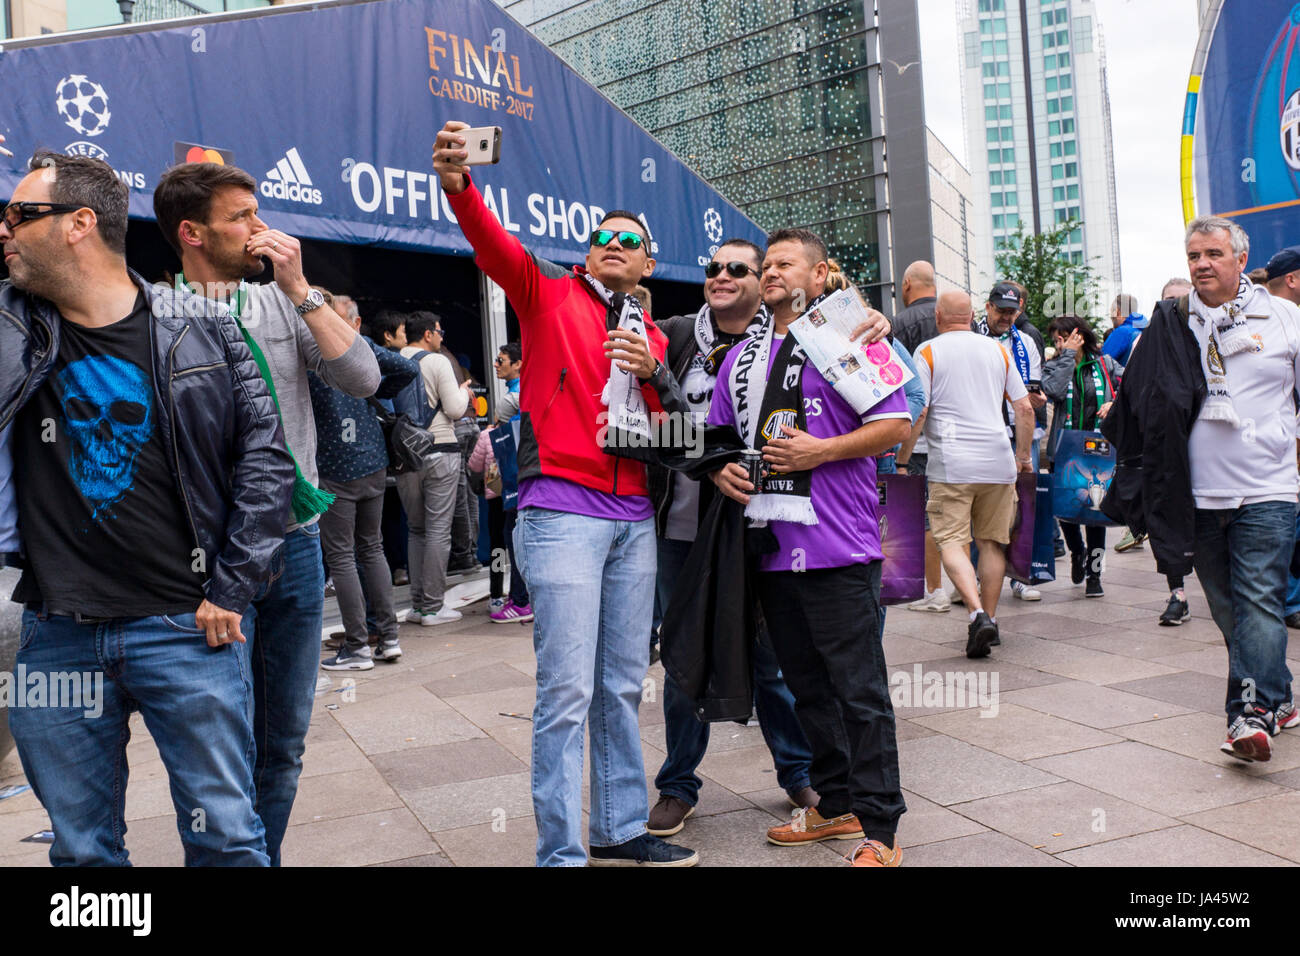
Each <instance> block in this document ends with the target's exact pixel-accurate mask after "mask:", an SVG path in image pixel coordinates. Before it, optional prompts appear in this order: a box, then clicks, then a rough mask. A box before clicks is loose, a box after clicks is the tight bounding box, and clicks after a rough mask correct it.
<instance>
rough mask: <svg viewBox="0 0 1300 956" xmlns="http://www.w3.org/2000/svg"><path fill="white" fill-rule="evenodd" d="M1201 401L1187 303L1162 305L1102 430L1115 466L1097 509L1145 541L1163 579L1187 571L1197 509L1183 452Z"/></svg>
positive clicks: (1202, 389) (1201, 378)
mask: <svg viewBox="0 0 1300 956" xmlns="http://www.w3.org/2000/svg"><path fill="white" fill-rule="evenodd" d="M1204 401H1205V375H1204V373H1203V372H1202V371H1201V354H1200V347H1199V346H1198V345H1197V344H1196V337H1195V336H1194V335H1193V334H1192V330H1191V329H1190V328H1189V327H1188V324H1187V297H1186V296H1183V297H1182V298H1181V299H1164V300H1163V301H1161V302H1160V303H1159V304H1157V305H1156V308H1155V314H1154V315H1153V316H1152V317H1151V324H1150V326H1149V327H1148V328H1147V330H1146V331H1145V332H1144V333H1143V335H1142V342H1141V344H1140V345H1139V346H1138V347H1137V348H1135V349H1134V350H1133V354H1132V357H1131V358H1130V359H1129V364H1128V365H1127V366H1125V368H1124V385H1123V387H1122V388H1121V389H1120V390H1119V394H1118V395H1116V397H1115V403H1114V404H1113V405H1112V406H1111V410H1110V414H1108V415H1107V416H1106V418H1105V419H1104V420H1103V421H1102V425H1101V433H1102V434H1103V435H1105V436H1106V437H1107V438H1108V439H1110V440H1111V442H1113V443H1114V445H1115V452H1116V459H1117V467H1116V469H1115V478H1114V480H1113V481H1112V482H1111V485H1110V490H1109V491H1108V492H1107V493H1106V497H1105V499H1104V500H1103V501H1102V503H1101V509H1102V511H1104V512H1105V513H1106V515H1107V516H1108V517H1109V518H1111V519H1112V520H1115V521H1119V522H1122V523H1124V524H1126V525H1128V527H1129V528H1130V529H1131V530H1132V531H1133V533H1134V534H1142V533H1145V534H1147V535H1149V536H1150V539H1151V551H1152V553H1153V554H1154V555H1155V558H1156V570H1158V571H1159V572H1160V573H1161V574H1174V575H1185V574H1190V573H1191V571H1192V553H1193V541H1194V528H1195V520H1196V502H1195V499H1194V498H1193V497H1192V471H1191V463H1190V461H1189V459H1188V453H1187V446H1188V439H1189V437H1190V435H1191V432H1192V425H1193V424H1194V423H1195V421H1196V416H1197V415H1199V414H1200V411H1201V404H1202V403H1203V402H1204Z"/></svg>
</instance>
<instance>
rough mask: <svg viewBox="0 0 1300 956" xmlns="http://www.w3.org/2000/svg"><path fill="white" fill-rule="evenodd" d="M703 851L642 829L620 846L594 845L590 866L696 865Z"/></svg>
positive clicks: (589, 860)
mask: <svg viewBox="0 0 1300 956" xmlns="http://www.w3.org/2000/svg"><path fill="white" fill-rule="evenodd" d="M699 862H700V855H699V854H698V853H696V852H695V851H694V850H688V849H687V848H686V847H684V846H677V845H676V844H673V843H668V842H667V841H665V840H661V839H659V838H658V837H657V836H651V835H650V834H649V833H643V834H641V835H640V836H639V837H636V838H635V839H633V840H628V841H627V842H626V843H620V844H618V846H593V847H592V848H591V852H590V853H589V854H588V855H587V865H588V866H694V865H695V864H696V863H699Z"/></svg>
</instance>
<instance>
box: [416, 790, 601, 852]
mask: <svg viewBox="0 0 1300 956" xmlns="http://www.w3.org/2000/svg"><path fill="white" fill-rule="evenodd" d="M530 779H531V775H530V774H527V773H510V774H503V775H501V776H499V777H485V778H484V779H482V780H468V781H462V782H459V783H447V784H443V785H442V786H438V787H426V788H425V789H422V790H409V791H406V792H405V793H403V794H402V798H403V799H404V800H405V801H406V804H407V806H409V807H410V808H411V811H412V812H413V813H414V814H415V815H416V817H418V818H419V821H420V823H422V824H423V825H424V827H425V829H427V830H429V831H430V832H435V831H438V830H455V829H461V828H463V827H467V826H473V825H475V824H478V823H492V822H494V821H501V820H509V819H511V818H512V817H531V816H532V813H533V799H532V790H531V786H530ZM584 789H585V788H584ZM408 855H409V854H408Z"/></svg>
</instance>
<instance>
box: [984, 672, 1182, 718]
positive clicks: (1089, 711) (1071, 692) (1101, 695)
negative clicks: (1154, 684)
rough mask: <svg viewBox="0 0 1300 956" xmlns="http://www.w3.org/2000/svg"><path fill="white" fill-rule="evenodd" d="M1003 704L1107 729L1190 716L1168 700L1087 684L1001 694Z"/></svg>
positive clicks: (1059, 685)
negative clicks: (1141, 721)
mask: <svg viewBox="0 0 1300 956" xmlns="http://www.w3.org/2000/svg"><path fill="white" fill-rule="evenodd" d="M1002 699H1003V701H1005V702H1006V703H1010V704H1019V705H1020V706H1022V707H1028V708H1030V709H1031V710H1036V711H1039V712H1040V713H1044V714H1051V715H1052V716H1054V717H1062V718H1064V719H1065V720H1070V721H1073V722H1074V723H1077V724H1083V725H1084V726H1087V727H1096V728H1098V729H1099V730H1105V729H1106V728H1107V727H1118V726H1120V725H1121V724H1132V723H1137V722H1138V721H1140V720H1159V719H1160V718H1161V717H1172V716H1176V715H1178V714H1185V713H1189V711H1188V708H1186V707H1180V706H1178V705H1177V704H1171V703H1169V702H1168V701H1163V700H1161V701H1157V700H1151V699H1150V698H1149V697H1141V696H1139V695H1137V694H1126V693H1125V692H1123V691H1119V690H1114V689H1112V688H1110V687H1100V686H1098V685H1096V684H1090V683H1087V682H1085V681H1069V682H1067V683H1061V684H1050V685H1048V686H1046V687H1029V688H1026V689H1024V690H1013V691H1011V692H1009V693H1006V694H1003V695H1002Z"/></svg>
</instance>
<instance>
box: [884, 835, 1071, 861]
mask: <svg viewBox="0 0 1300 956" xmlns="http://www.w3.org/2000/svg"><path fill="white" fill-rule="evenodd" d="M902 865H903V866H960V867H982V866H1064V865H1065V864H1064V863H1062V862H1061V861H1060V860H1058V859H1056V858H1055V857H1054V856H1052V855H1051V854H1049V853H1044V852H1043V851H1042V850H1035V849H1034V848H1033V847H1030V846H1026V845H1025V844H1024V843H1021V842H1020V841H1019V840H1013V839H1012V838H1011V837H1009V836H1006V835H1004V834H1001V833H992V832H985V833H977V834H975V835H974V836H965V837H958V838H957V839H955V840H944V841H943V842H941V843H927V844H926V845H924V846H917V847H912V848H911V849H907V850H904V851H903V862H902Z"/></svg>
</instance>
